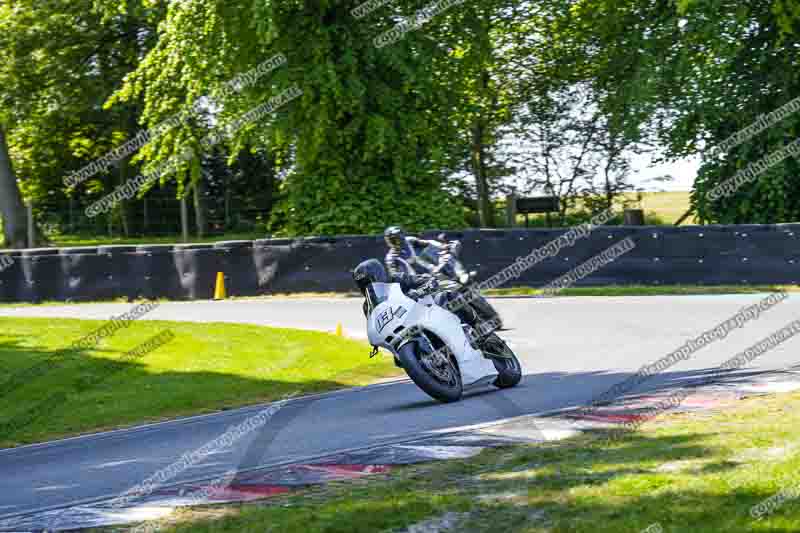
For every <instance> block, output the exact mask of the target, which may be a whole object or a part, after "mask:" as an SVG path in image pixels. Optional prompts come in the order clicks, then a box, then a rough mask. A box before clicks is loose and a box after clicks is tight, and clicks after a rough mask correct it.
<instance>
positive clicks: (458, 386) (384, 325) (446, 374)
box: [364, 282, 522, 402]
mask: <svg viewBox="0 0 800 533" xmlns="http://www.w3.org/2000/svg"><path fill="white" fill-rule="evenodd" d="M366 289H367V290H365V291H364V296H365V298H366V300H367V301H366V305H365V313H366V315H367V335H368V337H369V342H370V344H372V345H373V347H375V349H374V351H373V355H375V354H376V353H377V350H378V347H382V348H385V349H386V350H388V351H389V352H391V353H392V354H394V356H395V363H396V364H397V365H398V366H399V367H401V368H403V369H404V370H405V372H406V373H407V374H408V377H410V378H411V380H412V381H413V382H414V383H416V384H417V386H418V387H419V388H421V389H422V390H423V391H425V392H426V393H427V394H428V395H430V396H431V397H433V398H435V399H437V400H439V401H442V402H454V401H458V400H459V399H461V396H462V394H463V391H464V389H465V388H472V387H478V386H481V385H486V384H489V383H491V384H493V385H495V386H497V387H500V388H508V387H513V386H515V385H516V384H517V383H519V381H520V379H521V378H522V368H521V367H520V364H519V361H518V360H517V357H516V355H514V352H513V351H512V350H511V349H510V348H509V347H508V345H507V344H506V343H505V342H504V341H503V340H502V339H500V337H498V336H497V334H496V333H494V332H492V333H491V334H489V335H488V337H487V339H486V340H485V341H484V342H483V343H481V345H480V348H479V347H478V345H477V343H476V341H475V334H474V333H475V332H474V330H472V328H470V327H469V326H467V325H466V324H463V323H462V322H461V320H460V319H459V318H458V316H457V315H455V314H454V313H452V312H451V311H449V310H447V309H445V308H444V307H441V306H439V305H436V304H435V303H434V300H433V297H432V296H431V295H427V296H423V297H421V298H420V299H419V300H414V299H412V298H409V297H408V296H407V295H406V294H404V293H403V291H402V290H401V287H400V284H399V283H378V282H372V283H369V286H368V287H367V288H366Z"/></svg>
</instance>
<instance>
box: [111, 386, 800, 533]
mask: <svg viewBox="0 0 800 533" xmlns="http://www.w3.org/2000/svg"><path fill="white" fill-rule="evenodd" d="M798 406H800V393H793V394H782V395H778V396H772V397H760V398H752V399H748V400H744V401H742V402H741V403H739V404H738V405H737V406H736V407H735V408H733V409H730V410H726V411H721V412H717V413H711V412H705V413H695V414H678V415H666V416H664V417H662V418H660V419H658V421H657V422H649V423H647V424H645V425H644V426H642V427H641V428H640V429H639V430H638V431H637V432H635V433H631V434H629V435H627V436H624V437H623V438H621V439H618V440H614V441H612V442H610V443H609V441H608V440H606V439H604V434H603V433H600V432H598V433H593V434H584V435H581V436H579V437H576V438H572V439H569V440H565V441H560V442H547V443H543V444H541V445H530V446H514V447H507V448H501V449H493V450H489V451H485V452H483V453H482V454H480V455H479V456H477V457H475V458H472V459H470V460H460V461H449V462H443V463H429V464H425V465H420V466H412V467H404V468H402V469H400V470H398V471H396V472H395V473H394V474H392V475H390V476H385V477H380V476H375V477H372V478H364V479H361V480H359V481H357V482H352V481H351V482H340V483H332V484H329V485H323V486H320V487H317V488H310V489H307V490H304V491H300V492H298V493H294V494H292V495H290V496H281V497H278V498H272V499H268V500H262V501H260V502H255V503H249V504H242V505H221V506H206V507H202V508H192V509H182V510H178V511H177V512H176V513H175V514H174V515H173V516H172V517H170V518H169V519H167V520H163V521H161V522H160V523H159V524H158V525H159V526H160V527H164V528H165V529H162V531H171V532H173V533H184V532H190V531H191V532H193V533H194V532H199V533H203V532H211V531H214V532H222V533H224V532H258V533H263V532H270V531H272V532H282V533H284V532H288V533H293V532H298V533H299V532H303V533H307V532H308V533H317V532H326V533H332V532H367V531H369V532H372V531H400V530H401V529H402V528H405V527H408V526H410V525H412V524H418V523H420V522H423V521H427V520H431V519H436V518H437V517H439V518H440V517H442V516H450V517H456V518H458V517H464V520H463V521H461V522H460V523H459V524H458V525H457V526H456V527H455V528H454V529H452V530H453V531H459V532H490V531H492V532H493V531H501V530H502V531H519V532H526V533H544V532H548V533H567V532H587V533H620V532H633V533H638V532H642V531H649V532H652V531H663V532H666V533H678V532H681V533H682V532H687V533H689V532H692V533H717V532H720V531H730V532H743V531H754V532H773V533H777V532H781V533H789V532H796V531H800V501H797V500H794V501H791V500H790V501H786V502H784V503H783V505H782V506H781V507H779V508H778V509H776V510H775V511H774V512H773V513H771V514H770V515H768V516H766V517H764V518H762V519H761V520H758V521H756V520H754V519H753V518H751V516H750V509H751V507H752V506H754V505H757V504H758V503H760V502H762V501H763V500H765V499H766V498H769V497H771V496H773V495H774V494H776V493H777V492H778V491H780V490H781V489H782V488H784V487H786V486H790V485H789V484H791V486H794V485H795V484H797V483H798V477H797V472H798V470H799V469H800V409H798ZM657 525H658V526H657ZM647 528H650V529H649V530H647ZM658 528H660V529H658ZM109 530H112V528H106V529H105V531H109ZM116 530H119V529H118V528H117V529H116ZM425 530H426V531H427V529H425ZM430 530H431V531H438V530H437V529H430Z"/></svg>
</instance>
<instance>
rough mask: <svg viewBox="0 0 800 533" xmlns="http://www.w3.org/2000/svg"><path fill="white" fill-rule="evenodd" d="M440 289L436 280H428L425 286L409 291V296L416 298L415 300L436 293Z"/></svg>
mask: <svg viewBox="0 0 800 533" xmlns="http://www.w3.org/2000/svg"><path fill="white" fill-rule="evenodd" d="M438 289H439V281H438V280H437V279H436V278H433V277H432V278H430V279H428V280H427V281H426V282H425V284H424V285H422V286H420V287H419V288H416V289H412V290H410V291H408V296H409V297H410V298H414V299H415V300H417V299H419V298H422V297H423V296H426V295H428V294H430V293H432V292H436V290H438Z"/></svg>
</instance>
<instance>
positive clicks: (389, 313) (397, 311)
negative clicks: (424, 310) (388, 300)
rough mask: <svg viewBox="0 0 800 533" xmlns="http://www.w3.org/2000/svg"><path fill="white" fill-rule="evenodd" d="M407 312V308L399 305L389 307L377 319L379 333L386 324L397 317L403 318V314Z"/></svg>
mask: <svg viewBox="0 0 800 533" xmlns="http://www.w3.org/2000/svg"><path fill="white" fill-rule="evenodd" d="M406 312H407V311H406V308H405V307H403V306H400V305H399V306H397V307H395V308H394V309H392V308H391V307H390V308H389V309H387V310H386V311H384V312H383V313H381V314H380V315H378V318H377V319H376V324H377V326H378V333H380V332H382V331H383V328H385V327H386V325H387V324H388V323H389V322H391V321H392V320H394V319H395V318H402V316H403V315H405V314H406Z"/></svg>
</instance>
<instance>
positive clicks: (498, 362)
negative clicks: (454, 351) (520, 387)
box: [484, 333, 522, 389]
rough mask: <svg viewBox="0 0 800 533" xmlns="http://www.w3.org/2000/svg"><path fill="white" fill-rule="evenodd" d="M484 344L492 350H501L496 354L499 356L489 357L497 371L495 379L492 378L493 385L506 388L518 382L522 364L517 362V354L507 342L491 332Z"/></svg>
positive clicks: (520, 376) (520, 377)
mask: <svg viewBox="0 0 800 533" xmlns="http://www.w3.org/2000/svg"><path fill="white" fill-rule="evenodd" d="M484 346H485V347H486V346H491V348H492V350H493V351H494V350H498V351H500V352H502V353H499V354H498V355H499V356H500V357H490V359H491V360H492V363H494V367H495V368H496V369H497V373H498V376H497V379H495V380H494V386H495V387H498V388H501V389H508V388H511V387H514V386H516V385H517V384H519V382H520V380H521V379H522V365H520V364H519V359H517V355H516V354H515V353H514V351H513V350H512V349H511V348H509V347H508V344H506V342H505V341H504V340H503V339H501V338H500V337H498V336H497V334H496V333H492V334H491V335H490V336H489V338H488V339H487V340H486V341H484Z"/></svg>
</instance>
